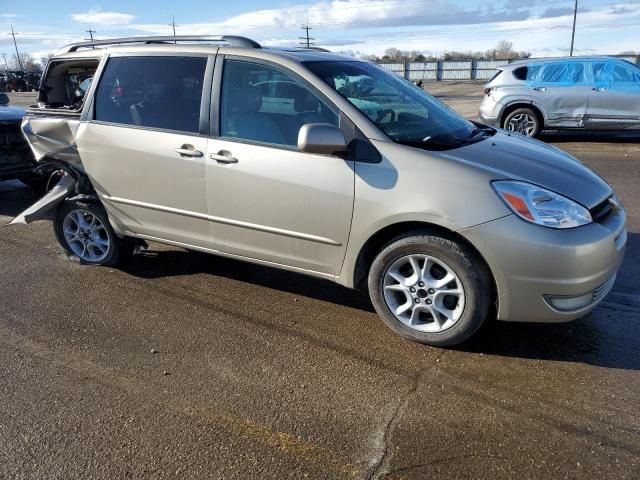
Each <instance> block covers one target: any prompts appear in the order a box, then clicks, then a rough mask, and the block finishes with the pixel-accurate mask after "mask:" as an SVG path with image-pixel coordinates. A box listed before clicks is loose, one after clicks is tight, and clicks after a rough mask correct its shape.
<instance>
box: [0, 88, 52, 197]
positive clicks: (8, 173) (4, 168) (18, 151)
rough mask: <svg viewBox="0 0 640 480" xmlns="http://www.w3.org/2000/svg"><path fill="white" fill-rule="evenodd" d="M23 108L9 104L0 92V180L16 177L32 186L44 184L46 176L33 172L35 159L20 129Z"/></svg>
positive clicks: (4, 95) (7, 99)
mask: <svg viewBox="0 0 640 480" xmlns="http://www.w3.org/2000/svg"><path fill="white" fill-rule="evenodd" d="M23 116H24V110H23V109H22V108H19V107H14V106H11V105H9V96H8V95H7V94H6V93H0V180H11V179H14V178H18V179H19V180H20V181H22V182H23V183H25V184H27V185H29V186H32V187H41V186H44V185H45V183H46V182H47V179H48V176H47V175H46V174H44V173H35V172H34V168H35V167H36V165H37V164H36V161H35V158H34V156H33V153H32V152H31V149H30V148H29V145H28V144H27V141H26V139H25V138H24V135H23V134H22V131H21V129H20V126H21V124H22V117H23Z"/></svg>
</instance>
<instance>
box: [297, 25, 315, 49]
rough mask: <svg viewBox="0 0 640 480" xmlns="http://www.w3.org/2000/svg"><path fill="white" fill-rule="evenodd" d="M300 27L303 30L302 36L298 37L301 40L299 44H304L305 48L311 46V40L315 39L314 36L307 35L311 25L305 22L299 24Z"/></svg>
mask: <svg viewBox="0 0 640 480" xmlns="http://www.w3.org/2000/svg"><path fill="white" fill-rule="evenodd" d="M300 28H302V29H303V30H304V31H305V36H304V37H298V38H299V39H300V40H302V42H300V45H306V47H307V48H311V46H312V45H313V42H312V40H315V38H312V37H310V36H309V30H311V27H310V26H309V24H308V23H307V24H306V25H301V26H300Z"/></svg>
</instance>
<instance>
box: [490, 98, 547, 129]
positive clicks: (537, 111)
mask: <svg viewBox="0 0 640 480" xmlns="http://www.w3.org/2000/svg"><path fill="white" fill-rule="evenodd" d="M519 108H530V109H531V110H533V111H534V112H535V114H536V116H537V117H538V120H540V129H542V127H544V115H542V111H541V110H540V109H539V108H538V107H536V106H535V105H534V104H533V103H514V104H513V105H509V106H507V107H506V108H505V109H504V110H503V111H502V115H501V116H500V127H501V128H504V120H505V118H507V116H508V115H509V114H510V113H511V112H513V111H514V110H517V109H519Z"/></svg>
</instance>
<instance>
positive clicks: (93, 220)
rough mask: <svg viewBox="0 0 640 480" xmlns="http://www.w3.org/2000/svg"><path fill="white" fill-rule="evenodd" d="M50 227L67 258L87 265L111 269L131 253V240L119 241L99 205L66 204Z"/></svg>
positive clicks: (59, 210)
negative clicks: (110, 267) (109, 267)
mask: <svg viewBox="0 0 640 480" xmlns="http://www.w3.org/2000/svg"><path fill="white" fill-rule="evenodd" d="M53 228H54V232H55V234H56V238H57V239H58V242H59V243H60V245H61V246H62V248H63V249H64V250H65V252H66V253H67V255H69V256H70V257H74V258H77V259H78V260H80V263H83V264H86V265H105V266H113V265H116V264H117V263H119V262H120V261H121V260H124V259H125V258H126V257H128V256H130V255H131V254H132V253H133V249H134V245H135V244H134V241H133V240H132V239H129V238H124V239H121V238H118V236H117V235H116V234H115V232H114V230H113V228H112V227H111V224H110V223H109V218H108V216H107V212H106V211H105V209H104V208H103V207H102V205H99V204H94V203H85V202H78V201H67V202H65V203H64V204H63V205H62V206H61V207H60V208H59V209H58V213H57V215H56V218H55V220H54V223H53Z"/></svg>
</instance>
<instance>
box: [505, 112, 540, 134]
mask: <svg viewBox="0 0 640 480" xmlns="http://www.w3.org/2000/svg"><path fill="white" fill-rule="evenodd" d="M503 127H504V128H505V129H506V130H509V131H510V132H515V133H519V134H520V135H524V136H527V137H535V136H536V135H538V133H540V130H542V122H541V121H540V117H539V116H538V114H537V113H536V112H535V111H534V110H533V109H531V108H518V109H516V110H514V111H513V112H511V113H509V115H507V116H506V117H505V119H504V122H503Z"/></svg>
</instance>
